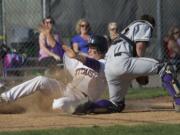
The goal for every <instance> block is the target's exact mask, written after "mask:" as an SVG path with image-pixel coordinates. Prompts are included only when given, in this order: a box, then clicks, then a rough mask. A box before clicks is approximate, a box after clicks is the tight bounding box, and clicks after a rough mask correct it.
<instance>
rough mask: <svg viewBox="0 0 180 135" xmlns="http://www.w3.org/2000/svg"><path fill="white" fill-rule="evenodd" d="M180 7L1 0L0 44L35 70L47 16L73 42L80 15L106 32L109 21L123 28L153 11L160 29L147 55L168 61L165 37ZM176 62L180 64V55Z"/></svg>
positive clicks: (138, 1) (121, 1) (105, 0)
mask: <svg viewBox="0 0 180 135" xmlns="http://www.w3.org/2000/svg"><path fill="white" fill-rule="evenodd" d="M179 7H180V2H179V1H178V0H173V1H172V0H91V1H90V0H0V43H1V44H6V45H8V46H9V47H11V48H13V49H16V51H17V52H18V53H20V54H22V55H26V57H27V58H28V60H29V61H28V64H27V65H28V68H27V70H29V69H30V68H31V69H32V70H33V71H34V70H36V69H33V67H37V65H36V64H37V62H38V61H37V57H38V51H39V44H38V31H37V27H38V24H39V23H40V22H41V20H42V18H44V17H45V16H49V15H50V16H52V17H53V18H54V19H55V24H56V29H57V30H58V31H59V32H60V33H61V36H62V38H63V40H64V41H65V43H66V44H70V39H71V37H72V36H73V35H74V34H75V24H76V22H77V20H79V19H80V18H86V19H87V20H88V21H89V22H90V24H91V27H92V31H93V33H96V34H102V35H104V34H106V33H107V24H108V23H109V22H112V21H115V22H117V23H118V27H119V29H120V31H121V30H122V29H123V28H125V26H127V25H128V24H129V23H130V22H132V21H133V20H135V19H138V18H139V17H140V16H141V15H142V14H150V15H152V16H154V17H155V19H156V28H155V30H154V34H153V39H152V45H151V46H150V47H149V49H148V51H147V54H146V55H147V56H148V57H153V58H157V59H160V60H165V59H164V58H166V59H168V56H167V51H166V49H165V48H164V42H163V39H164V37H165V35H166V34H167V33H168V30H169V28H170V27H171V26H172V25H178V26H179V24H180V22H179V20H180V15H179V13H180V8H179ZM173 61H174V64H175V65H176V66H177V67H178V66H179V65H180V62H179V57H175V59H174V60H173ZM35 63H36V64H35ZM1 67H2V66H1ZM21 68H22V67H21ZM178 68H179V67H178ZM3 70H4V69H2V68H1V71H3ZM15 72H16V71H15ZM18 72H19V71H18ZM6 74H7V73H6ZM1 76H2V74H1Z"/></svg>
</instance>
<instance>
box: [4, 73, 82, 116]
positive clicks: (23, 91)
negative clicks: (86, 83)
mask: <svg viewBox="0 0 180 135" xmlns="http://www.w3.org/2000/svg"><path fill="white" fill-rule="evenodd" d="M36 91H40V92H42V93H45V94H51V93H53V94H55V95H58V96H63V97H60V98H59V99H54V101H53V104H52V108H53V109H60V110H63V111H65V112H70V113H72V112H73V111H74V109H75V107H76V106H77V105H79V104H80V103H82V101H84V100H85V97H83V96H79V93H75V92H73V91H71V90H69V89H68V88H66V87H65V85H63V83H60V82H59V81H57V80H55V79H50V78H47V77H44V76H38V77H36V78H33V79H31V80H29V81H26V82H24V83H22V84H19V85H17V86H15V87H13V88H11V89H10V90H8V91H6V92H4V93H2V94H1V97H2V98H3V99H4V100H6V101H15V100H16V99H18V98H21V97H24V96H28V95H30V94H32V93H34V92H36ZM77 95H78V96H77Z"/></svg>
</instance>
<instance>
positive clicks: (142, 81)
mask: <svg viewBox="0 0 180 135" xmlns="http://www.w3.org/2000/svg"><path fill="white" fill-rule="evenodd" d="M136 82H137V83H139V84H140V85H147V84H148V83H149V77H148V76H141V77H138V78H136Z"/></svg>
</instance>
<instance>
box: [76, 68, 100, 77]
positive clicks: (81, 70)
mask: <svg viewBox="0 0 180 135" xmlns="http://www.w3.org/2000/svg"><path fill="white" fill-rule="evenodd" d="M78 75H85V76H89V77H90V78H97V77H98V73H96V72H95V71H93V70H91V69H86V68H78V69H77V70H76V73H75V76H78Z"/></svg>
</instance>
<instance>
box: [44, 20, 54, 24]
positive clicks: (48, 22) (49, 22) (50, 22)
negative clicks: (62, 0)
mask: <svg viewBox="0 0 180 135" xmlns="http://www.w3.org/2000/svg"><path fill="white" fill-rule="evenodd" d="M45 22H46V23H47V24H53V21H45Z"/></svg>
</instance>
